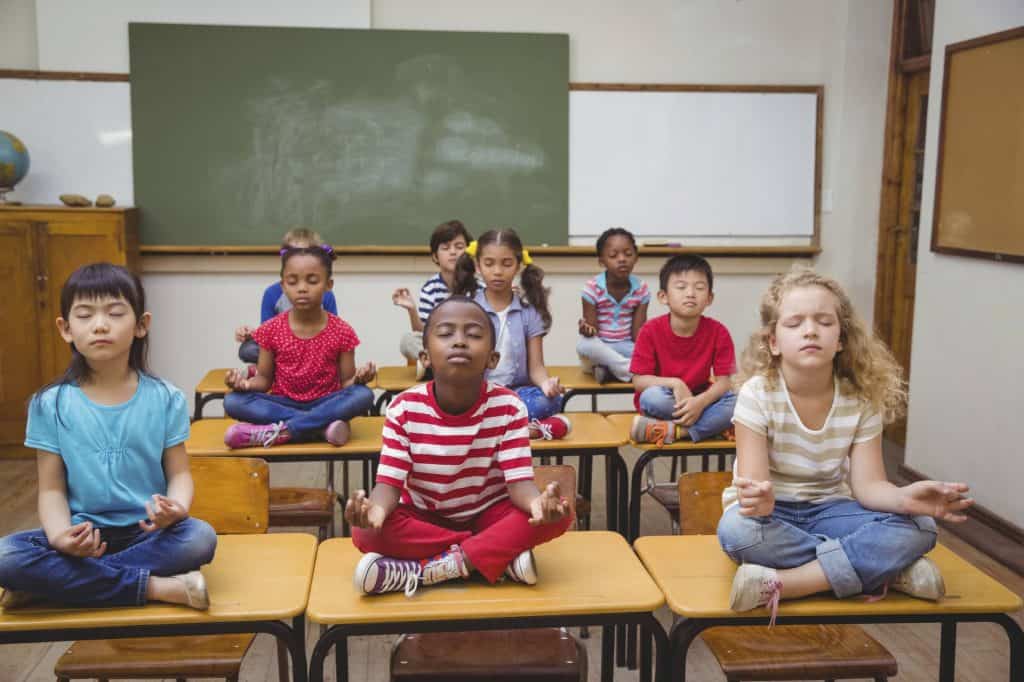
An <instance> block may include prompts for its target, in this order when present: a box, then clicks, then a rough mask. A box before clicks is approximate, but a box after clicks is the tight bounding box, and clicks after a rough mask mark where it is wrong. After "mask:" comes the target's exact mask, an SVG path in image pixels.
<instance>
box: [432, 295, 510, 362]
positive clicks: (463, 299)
mask: <svg viewBox="0 0 1024 682" xmlns="http://www.w3.org/2000/svg"><path fill="white" fill-rule="evenodd" d="M449 303H468V304H469V305H471V306H473V307H475V308H477V309H479V310H480V312H481V313H483V316H484V319H485V320H487V329H488V330H490V332H491V350H494V349H495V348H497V344H498V340H497V338H495V335H494V325H492V324H491V316H490V315H488V314H487V311H486V310H484V307H483V306H482V305H480V304H479V303H477V302H476V301H474V300H473V299H471V298H469V297H468V296H462V295H460V294H453V295H452V296H449V297H448V298H446V299H444V300H443V301H441V302H440V303H438V304H437V305H436V306H434V309H433V310H431V311H430V314H429V315H427V319H426V321H425V322H424V323H423V345H424V346H426V340H427V336H429V335H430V327H431V322H433V321H434V313H436V312H437V311H438V310H440V309H441V308H442V307H444V306H446V305H448V304H449Z"/></svg>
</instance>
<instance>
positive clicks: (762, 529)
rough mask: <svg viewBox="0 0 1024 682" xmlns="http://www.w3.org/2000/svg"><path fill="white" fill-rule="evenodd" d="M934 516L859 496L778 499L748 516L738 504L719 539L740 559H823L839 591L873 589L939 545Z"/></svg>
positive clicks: (779, 562)
mask: <svg viewBox="0 0 1024 682" xmlns="http://www.w3.org/2000/svg"><path fill="white" fill-rule="evenodd" d="M936 537H937V531H936V528H935V520H934V519H933V518H932V517H930V516H903V515H901V514H888V513H886V512H877V511H871V510H870V509H865V508H864V507H862V506H860V504H859V503H858V502H857V501H856V500H847V499H843V500H833V501H829V502H822V503H820V504H811V503H810V502H779V501H776V502H775V510H774V511H773V512H772V514H771V516H763V517H746V516H743V515H741V514H740V513H739V505H738V504H734V505H732V506H731V507H729V508H728V509H726V510H725V513H724V514H722V520H721V521H719V522H718V542H719V543H720V544H721V545H722V549H723V550H725V553H726V554H728V555H729V558H731V559H732V560H733V561H735V562H736V563H751V564H760V565H761V566H770V567H772V568H795V567H797V566H803V565H804V564H807V563H810V562H811V561H814V560H815V559H817V560H818V561H820V562H821V568H822V570H823V571H824V572H825V577H826V578H828V582H829V585H831V586H832V591H833V592H835V594H836V596H837V597H840V598H842V597H849V596H851V595H854V594H860V593H861V592H873V591H875V590H877V589H878V588H879V587H881V586H882V584H883V583H886V582H889V581H890V580H892V579H893V578H894V577H896V575H897V574H898V573H899V572H900V571H901V570H903V569H904V568H906V567H907V566H909V565H910V564H912V563H914V561H916V560H917V559H918V558H920V557H921V556H923V555H924V554H926V553H927V552H928V551H929V550H931V548H932V547H934V546H935V540H936Z"/></svg>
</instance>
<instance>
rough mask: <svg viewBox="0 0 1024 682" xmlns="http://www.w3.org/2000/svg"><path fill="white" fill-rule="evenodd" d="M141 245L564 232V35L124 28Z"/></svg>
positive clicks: (415, 241) (404, 240)
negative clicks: (440, 227)
mask: <svg viewBox="0 0 1024 682" xmlns="http://www.w3.org/2000/svg"><path fill="white" fill-rule="evenodd" d="M129 40H130V52H131V106H132V133H133V139H132V146H133V155H134V180H135V201H136V204H137V205H138V206H139V207H140V209H141V225H140V231H141V241H142V243H143V244H144V245H150V246H159V245H181V246H186V245H195V246H206V245H227V246H247V245H273V244H277V243H278V242H279V240H280V237H281V234H282V233H283V232H284V231H285V230H286V229H288V228H289V227H295V226H307V227H312V228H315V229H318V230H320V231H321V232H322V233H323V234H324V236H325V238H327V239H329V240H330V241H331V242H333V243H335V244H338V245H368V244H380V245H422V244H424V243H425V242H426V240H427V236H428V235H429V233H430V230H431V229H432V228H433V227H434V226H435V225H436V224H437V223H439V222H442V221H444V220H448V219H451V218H459V219H461V220H463V221H464V222H465V223H466V224H467V225H468V226H469V227H470V229H471V230H473V231H474V232H475V233H480V232H482V231H483V230H485V229H487V228H490V227H496V226H507V227H514V228H515V229H516V230H517V231H519V232H520V234H521V235H522V236H523V238H524V241H526V242H527V243H532V244H537V243H544V242H546V243H549V244H565V243H566V242H567V234H568V193H569V158H568V157H569V150H568V146H569V141H568V140H569V136H568V127H569V97H568V78H569V39H568V36H566V35H561V34H522V33H520V34H510V33H461V32H447V31H445V32H440V31H378V30H349V29H307V28H252V27H235V26H186V25H173V24H131V25H130V26H129Z"/></svg>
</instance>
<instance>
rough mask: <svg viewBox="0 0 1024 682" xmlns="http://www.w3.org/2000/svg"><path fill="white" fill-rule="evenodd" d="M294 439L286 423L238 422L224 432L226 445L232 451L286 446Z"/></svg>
mask: <svg viewBox="0 0 1024 682" xmlns="http://www.w3.org/2000/svg"><path fill="white" fill-rule="evenodd" d="M291 439H292V434H291V433H290V432H289V431H288V427H287V426H285V425H284V422H277V423H276V424H249V423H246V422H238V423H237V424H232V425H231V426H229V427H228V430H227V431H225V432H224V444H225V445H227V446H228V447H229V448H231V449H232V450H236V449H238V448H254V447H257V446H260V445H262V446H263V447H265V448H269V447H270V446H271V445H284V444H285V443H287V442H289V441H290V440H291Z"/></svg>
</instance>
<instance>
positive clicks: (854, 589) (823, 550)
mask: <svg viewBox="0 0 1024 682" xmlns="http://www.w3.org/2000/svg"><path fill="white" fill-rule="evenodd" d="M815 552H817V554H818V562H819V563H820V564H821V570H822V572H823V573H824V574H825V578H826V579H827V580H828V584H829V585H830V586H831V587H832V591H833V592H834V593H835V595H836V596H837V597H839V598H840V599H843V598H845V597H852V596H853V595H855V594H860V593H861V592H863V591H864V585H863V584H862V583H861V581H860V576H858V575H857V571H856V570H855V569H854V568H853V564H852V563H851V562H850V557H848V556H846V550H844V549H843V545H842V543H841V542H840V541H839V540H837V539H835V538H830V539H828V540H826V541H825V542H823V543H821V544H820V545H818V546H817V547H815Z"/></svg>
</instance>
